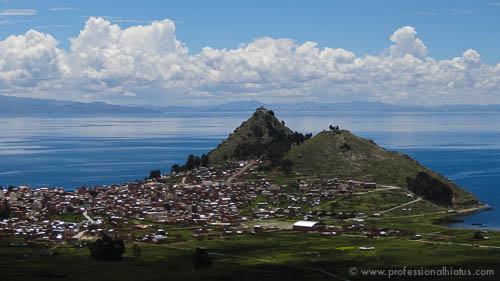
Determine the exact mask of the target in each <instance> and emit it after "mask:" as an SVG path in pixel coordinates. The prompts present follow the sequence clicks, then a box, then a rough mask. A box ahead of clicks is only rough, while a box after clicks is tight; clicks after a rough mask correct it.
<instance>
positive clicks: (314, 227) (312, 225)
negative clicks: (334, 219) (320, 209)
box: [292, 221, 326, 231]
mask: <svg viewBox="0 0 500 281" xmlns="http://www.w3.org/2000/svg"><path fill="white" fill-rule="evenodd" d="M325 228H326V225H325V224H324V223H322V222H317V221H298V222H296V223H294V224H293V226H292V229H293V230H299V231H320V230H324V229H325Z"/></svg>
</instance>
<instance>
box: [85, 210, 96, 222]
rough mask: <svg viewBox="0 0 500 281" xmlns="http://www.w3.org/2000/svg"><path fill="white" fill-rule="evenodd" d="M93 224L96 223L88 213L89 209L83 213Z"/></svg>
mask: <svg viewBox="0 0 500 281" xmlns="http://www.w3.org/2000/svg"><path fill="white" fill-rule="evenodd" d="M82 215H83V216H84V217H85V218H86V219H87V220H88V221H89V222H90V223H91V224H95V221H94V220H93V219H92V218H91V217H90V216H89V215H88V214H87V210H85V212H83V214H82Z"/></svg>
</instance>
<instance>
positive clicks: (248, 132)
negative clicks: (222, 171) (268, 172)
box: [208, 107, 294, 165]
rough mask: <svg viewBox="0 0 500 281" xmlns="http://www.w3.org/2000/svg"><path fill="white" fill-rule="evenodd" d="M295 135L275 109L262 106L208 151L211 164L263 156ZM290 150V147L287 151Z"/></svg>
mask: <svg viewBox="0 0 500 281" xmlns="http://www.w3.org/2000/svg"><path fill="white" fill-rule="evenodd" d="M293 135H294V132H292V130H290V129H289V128H287V127H286V126H285V125H284V123H282V122H280V121H279V120H278V118H276V117H275V116H274V112H273V111H271V110H267V109H265V108H263V107H261V108H259V109H257V110H256V111H255V113H254V114H253V115H252V117H250V118H249V119H248V120H247V121H245V122H243V123H242V124H241V125H240V126H239V127H238V128H236V129H235V130H234V132H233V133H232V134H230V135H229V137H228V138H227V139H226V140H224V141H223V142H222V143H221V144H219V146H217V148H215V149H214V150H212V151H211V152H209V153H208V157H209V162H210V165H218V164H222V163H224V162H225V161H228V160H239V159H249V158H253V157H260V156H263V155H265V154H266V153H267V152H272V151H271V150H272V149H271V146H277V145H278V144H280V143H282V142H283V141H286V140H288V139H291V138H293ZM275 149H278V148H277V147H275ZM288 150H289V147H288V148H287V149H286V151H288ZM286 151H283V152H286Z"/></svg>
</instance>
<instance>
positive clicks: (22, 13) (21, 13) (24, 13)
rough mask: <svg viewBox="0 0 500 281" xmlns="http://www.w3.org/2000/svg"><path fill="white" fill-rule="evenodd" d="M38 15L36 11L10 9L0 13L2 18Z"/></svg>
mask: <svg viewBox="0 0 500 281" xmlns="http://www.w3.org/2000/svg"><path fill="white" fill-rule="evenodd" d="M36 14H38V10H35V9H9V10H5V11H2V12H0V16H34V15H36Z"/></svg>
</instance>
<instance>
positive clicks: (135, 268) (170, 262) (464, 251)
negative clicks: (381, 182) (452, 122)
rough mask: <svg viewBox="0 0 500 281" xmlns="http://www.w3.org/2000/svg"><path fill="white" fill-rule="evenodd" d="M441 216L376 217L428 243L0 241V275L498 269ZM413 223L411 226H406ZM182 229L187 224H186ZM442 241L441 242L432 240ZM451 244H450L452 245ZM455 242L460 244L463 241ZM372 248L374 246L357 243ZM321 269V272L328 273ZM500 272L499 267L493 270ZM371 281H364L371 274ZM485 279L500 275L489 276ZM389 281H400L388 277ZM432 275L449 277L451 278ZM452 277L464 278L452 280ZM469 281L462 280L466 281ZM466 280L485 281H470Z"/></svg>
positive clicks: (213, 276)
mask: <svg viewBox="0 0 500 281" xmlns="http://www.w3.org/2000/svg"><path fill="white" fill-rule="evenodd" d="M438 217H439V215H429V216H422V217H414V218H412V219H411V220H409V219H408V218H406V219H403V218H381V219H377V220H376V219H373V221H377V222H376V223H377V225H378V226H387V227H391V228H399V227H403V226H404V227H405V228H406V229H408V228H410V229H413V230H414V231H416V232H419V233H422V234H423V235H424V238H423V240H429V241H431V240H435V241H439V242H435V243H428V242H421V241H412V240H407V239H405V238H403V239H396V238H394V237H388V238H367V237H363V236H356V235H349V234H346V235H339V236H332V237H324V236H322V235H321V234H320V233H302V232H294V231H285V232H277V233H264V234H261V235H250V234H249V235H240V236H226V237H225V238H224V239H223V240H221V239H219V238H216V239H212V240H207V239H206V240H203V241H197V240H193V239H189V240H187V241H182V242H175V243H170V244H163V245H151V244H144V243H139V244H140V246H141V248H142V255H141V257H139V258H133V257H132V253H133V251H132V250H131V247H132V244H131V243H129V244H127V250H126V253H125V259H124V260H123V261H120V262H97V261H94V260H91V259H90V255H89V250H88V249H87V248H74V247H73V246H71V245H63V246H61V247H59V248H56V249H55V250H53V252H56V253H58V254H57V255H54V256H41V253H42V252H43V251H46V250H47V249H48V248H50V247H52V245H49V244H35V245H27V246H11V244H10V243H13V242H15V243H22V241H19V240H13V239H0V254H1V257H2V259H1V261H0V268H1V270H0V272H1V275H0V277H1V280H56V279H60V280H89V279H91V280H96V281H97V280H338V279H337V278H335V277H332V276H333V275H338V276H340V277H342V278H345V279H352V280H378V279H381V280H382V279H384V278H377V277H375V276H371V277H362V276H359V275H357V276H350V274H349V268H351V267H357V268H358V269H400V268H403V267H404V266H406V267H407V268H415V269H419V268H421V267H424V268H426V269H431V268H439V267H441V266H448V267H454V268H463V269H494V270H500V266H499V265H500V249H496V248H478V247H471V246H470V245H471V244H472V242H471V241H469V240H467V239H468V238H470V237H472V236H473V234H474V231H472V230H459V229H451V228H448V227H444V226H439V225H431V226H429V222H430V221H432V220H433V219H436V218H438ZM409 222H411V223H409ZM186 230H187V229H186ZM488 235H489V236H490V237H491V240H489V241H483V242H479V243H480V244H481V245H485V246H486V245H490V246H500V245H499V244H498V241H500V234H499V233H497V232H490V233H488ZM436 238H439V239H436ZM449 242H451V244H450V243H449ZM457 243H465V244H467V245H461V244H457ZM360 246H365V247H370V246H373V247H375V248H376V250H375V251H366V252H365V251H360V250H358V247H360ZM196 247H206V248H208V249H209V251H210V253H211V255H210V256H211V257H212V259H213V261H214V263H213V265H211V266H207V267H205V268H201V269H196V268H195V267H194V264H193V259H192V257H193V253H194V249H195V248H196ZM325 272H326V273H325ZM497 272H500V271H497ZM368 278H369V279H368ZM483 279H484V280H497V279H498V278H495V277H494V276H493V277H489V278H483ZM392 280H398V279H397V278H392ZM436 280H450V279H449V277H447V278H441V279H439V278H438V279H436ZM454 280H461V279H458V278H454ZM463 280H467V278H465V279H463ZM470 280H482V279H477V278H472V279H470Z"/></svg>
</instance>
